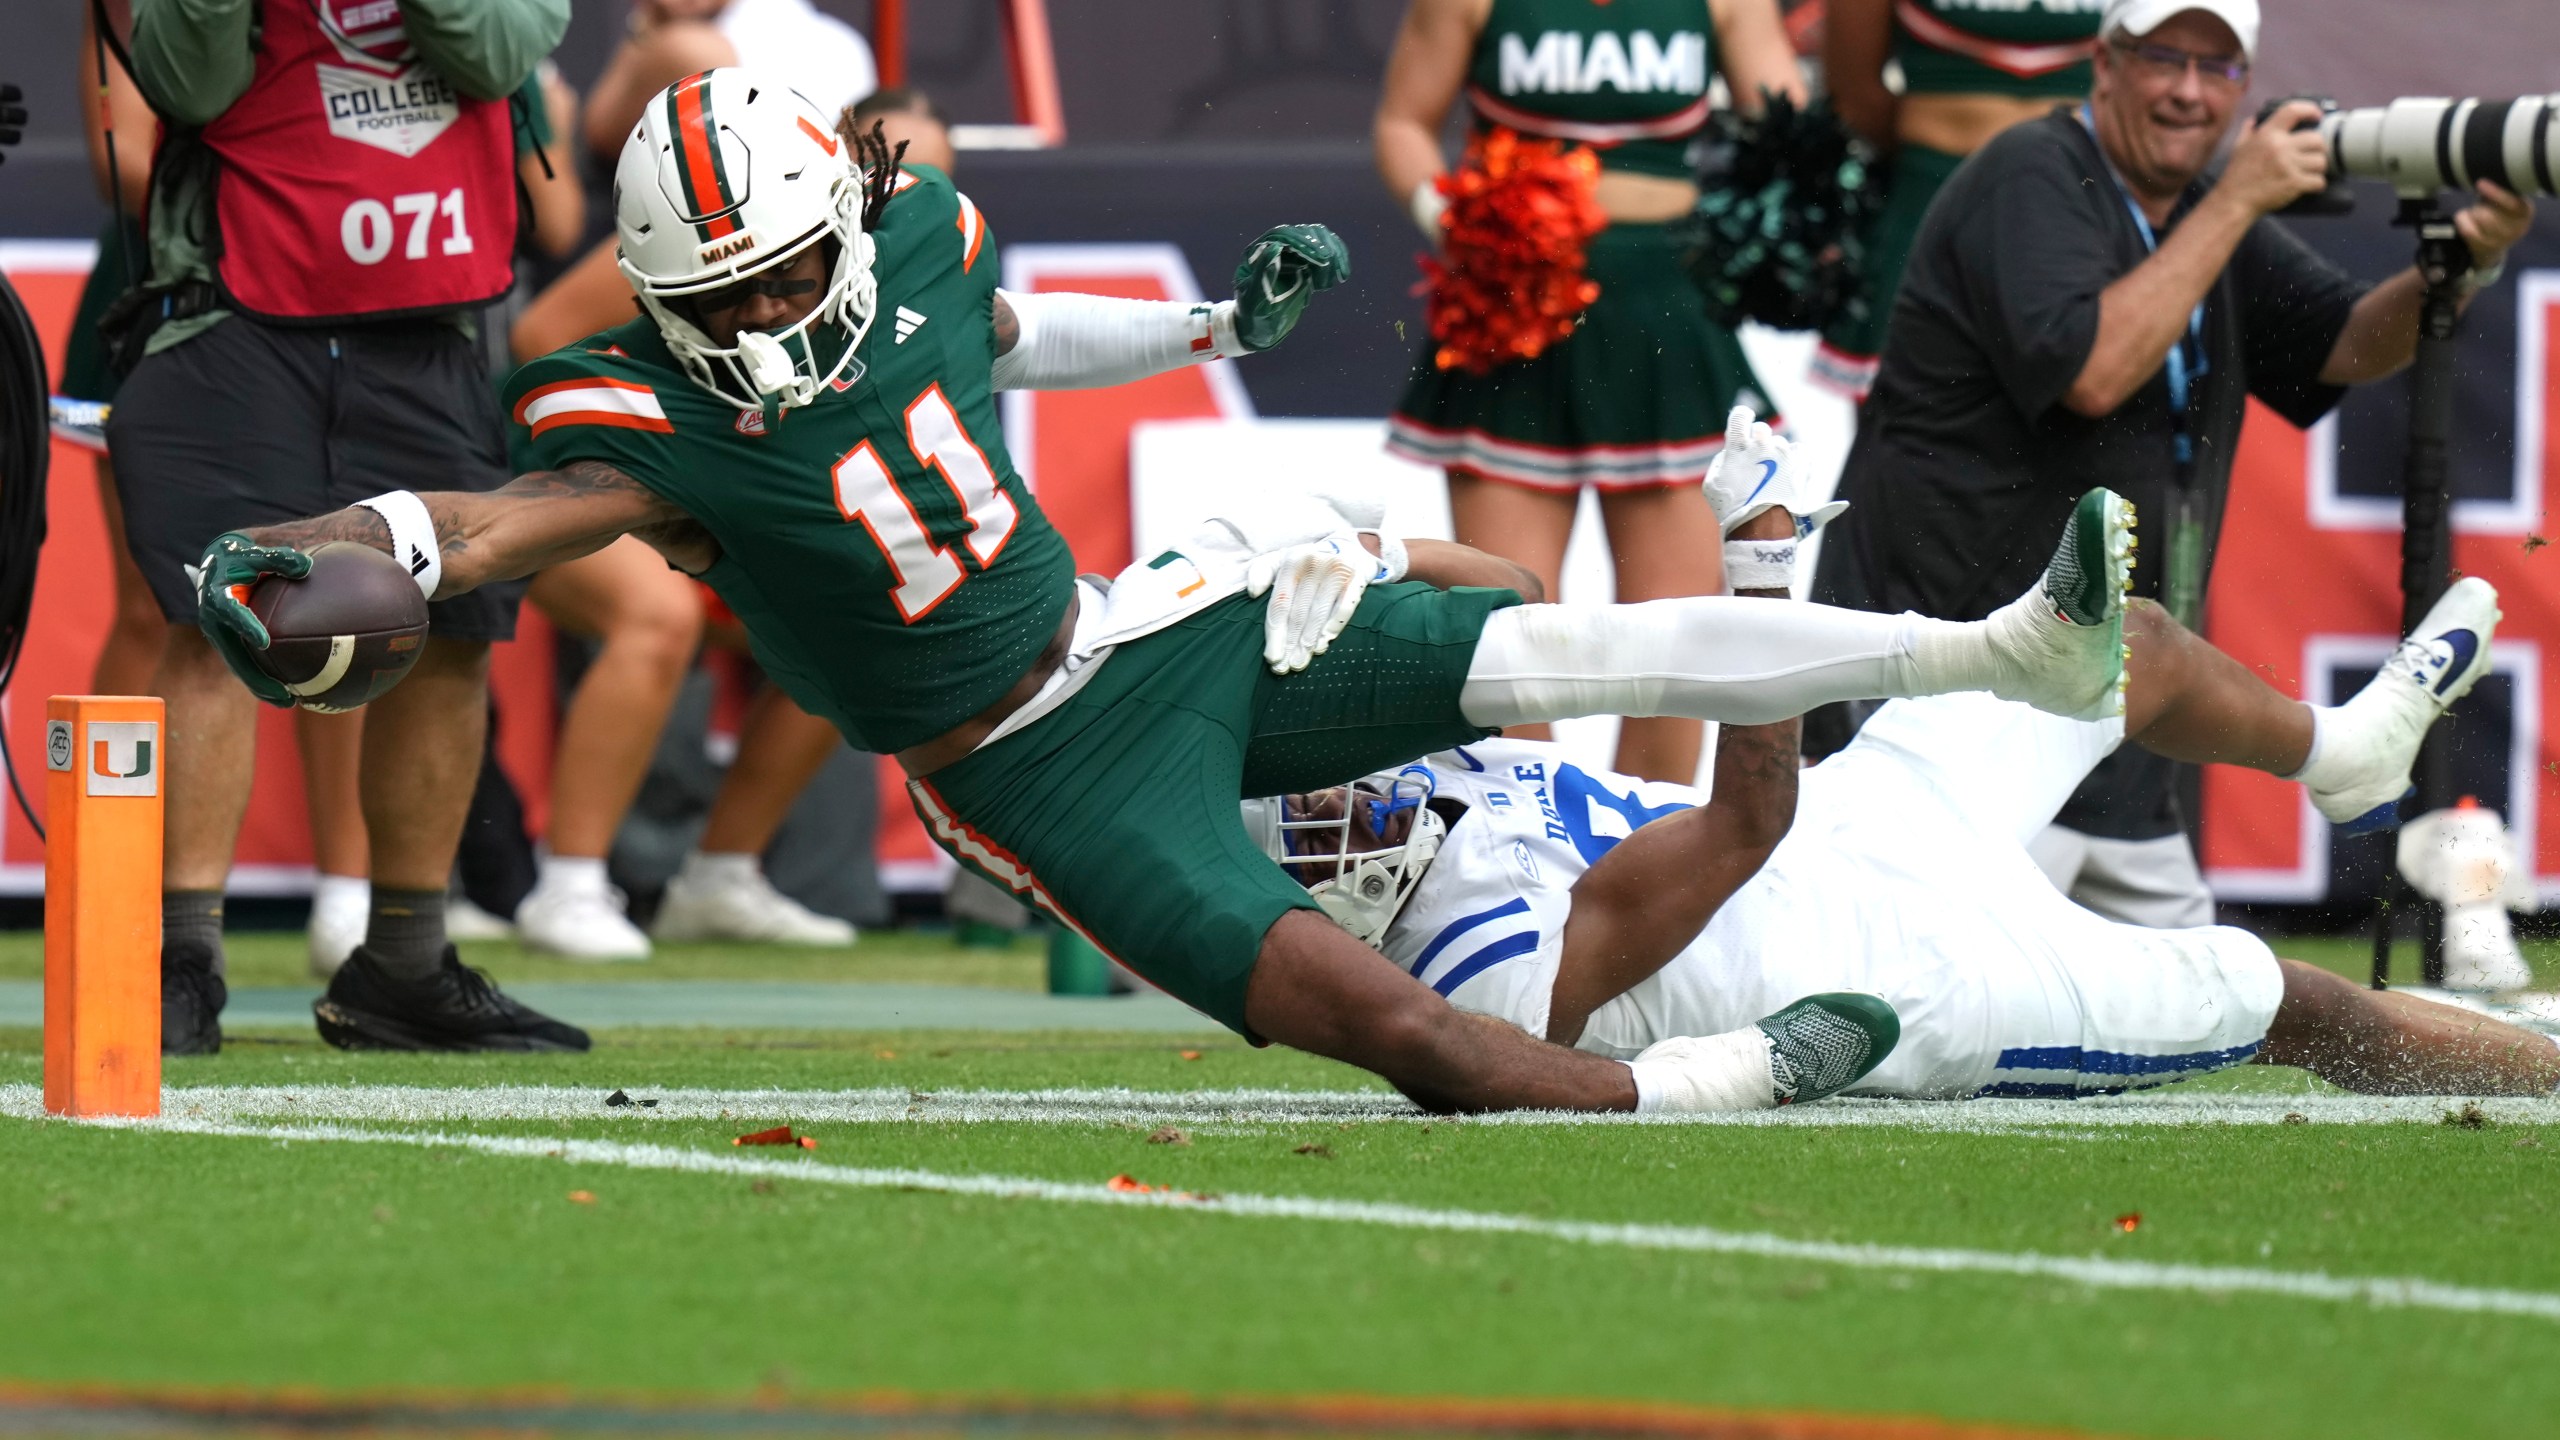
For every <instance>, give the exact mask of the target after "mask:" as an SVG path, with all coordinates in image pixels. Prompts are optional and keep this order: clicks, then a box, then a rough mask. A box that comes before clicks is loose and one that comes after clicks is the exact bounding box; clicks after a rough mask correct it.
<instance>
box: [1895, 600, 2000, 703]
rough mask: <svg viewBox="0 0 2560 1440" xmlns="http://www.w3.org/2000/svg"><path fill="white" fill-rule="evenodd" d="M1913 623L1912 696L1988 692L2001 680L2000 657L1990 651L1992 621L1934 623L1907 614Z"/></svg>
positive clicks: (1906, 617) (1935, 621)
mask: <svg viewBox="0 0 2560 1440" xmlns="http://www.w3.org/2000/svg"><path fill="white" fill-rule="evenodd" d="M1903 618H1904V619H1905V620H1907V621H1909V622H1910V624H1911V668H1912V671H1913V674H1914V678H1915V683H1914V685H1913V687H1912V688H1911V689H1910V690H1908V691H1905V692H1903V693H1905V694H1912V695H1945V694H1950V693H1952V692H1954V691H1958V690H1988V689H1990V688H1991V685H1992V682H1993V681H1994V680H1995V679H1996V678H1997V677H1998V675H1999V669H2000V657H1999V654H1998V652H1996V651H1994V650H1993V649H1992V648H1991V622H1990V621H1988V620H1982V621H1971V622H1968V621H1962V620H1934V619H1931V618H1930V617H1928V616H1926V615H1905V616H1904V617H1903Z"/></svg>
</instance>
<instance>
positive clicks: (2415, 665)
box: [2299, 575, 2505, 835]
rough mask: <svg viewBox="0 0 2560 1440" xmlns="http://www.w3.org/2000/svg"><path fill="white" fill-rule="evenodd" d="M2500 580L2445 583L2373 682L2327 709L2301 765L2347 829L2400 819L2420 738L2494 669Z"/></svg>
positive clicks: (2381, 826) (2332, 817)
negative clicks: (2492, 657) (2309, 754)
mask: <svg viewBox="0 0 2560 1440" xmlns="http://www.w3.org/2000/svg"><path fill="white" fill-rule="evenodd" d="M2504 618H2505V615H2504V613H2503V612H2501V611H2500V610H2499V609H2498V591H2497V587H2495V586H2493V585H2491V584H2490V583H2489V582H2488V581H2486V580H2483V579H2481V578H2480V577H2479V576H2477V575H2466V576H2464V577H2463V578H2462V579H2460V580H2457V581H2455V582H2454V583H2453V588H2451V589H2449V590H2447V591H2445V592H2444V598H2443V599H2441V600H2438V601H2437V602H2436V603H2435V607H2434V608H2433V609H2431V610H2429V611H2428V612H2427V616H2426V618H2425V619H2424V620H2421V621H2419V622H2418V628H2417V629H2416V630H2415V631H2413V632H2411V634H2410V636H2409V638H2408V639H2406V640H2403V641H2401V642H2400V648H2399V649H2398V650H2396V651H2394V652H2393V653H2392V656H2391V658H2390V659H2388V660H2386V661H2384V662H2383V663H2382V671H2381V673H2380V674H2377V675H2375V676H2374V677H2373V682H2372V683H2371V684H2369V685H2367V686H2365V687H2364V688H2363V689H2362V690H2359V691H2357V692H2356V693H2355V695H2354V696H2353V697H2351V698H2350V699H2349V700H2348V701H2347V703H2345V704H2344V705H2340V706H2337V707H2336V708H2334V709H2331V710H2329V711H2327V712H2325V713H2324V714H2323V715H2322V716H2321V717H2320V731H2319V745H2318V751H2317V753H2316V754H2314V755H2313V756H2312V759H2311V763H2310V764H2308V765H2305V766H2304V767H2303V769H2302V774H2301V775H2300V777H2299V778H2300V779H2301V781H2302V784H2303V788H2305V789H2307V790H2309V791H2310V792H2311V803H2312V804H2313V805H2315V806H2317V807H2319V810H2320V813H2321V814H2322V815H2325V816H2327V817H2328V819H2329V823H2330V824H2332V825H2335V826H2337V827H2338V833H2339V834H2341V835H2364V834H2369V833H2371V832H2373V831H2376V830H2387V829H2389V828H2391V827H2392V826H2394V825H2396V824H2398V823H2400V814H2399V810H2400V797H2401V796H2403V795H2406V794H2408V793H2409V767H2410V766H2411V765H2413V764H2415V763H2417V758H2418V742H2419V741H2421V740H2423V739H2425V738H2426V735H2427V727H2428V726H2430V725H2433V724H2434V723H2436V719H2437V717H2438V716H2441V715H2442V714H2444V712H2445V707H2447V706H2449V705H2451V704H2452V703H2453V702H2454V701H2456V700H2459V699H2461V698H2462V697H2463V696H2465V695H2468V694H2470V693H2471V687H2472V686H2473V685H2474V684H2476V683H2478V681H2479V679H2480V677H2481V676H2482V675H2485V674H2487V673H2488V671H2489V643H2490V641H2491V640H2493V639H2494V638H2496V636H2497V633H2498V622H2499V621H2500V620H2502V619H2504Z"/></svg>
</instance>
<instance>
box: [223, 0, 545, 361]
mask: <svg viewBox="0 0 2560 1440" xmlns="http://www.w3.org/2000/svg"><path fill="white" fill-rule="evenodd" d="M258 18H259V22H260V26H261V33H260V36H259V41H258V63H257V71H256V74H255V76H254V77H253V78H252V79H251V80H250V82H249V89H248V92H247V93H246V94H244V95H242V96H241V97H240V98H239V100H238V101H236V102H235V103H234V104H233V105H232V106H231V108H230V109H228V110H226V111H224V112H223V113H222V115H221V116H220V117H219V118H217V119H216V120H214V122H213V123H212V124H210V125H207V126H206V127H204V141H205V144H206V145H207V146H208V147H209V148H210V149H211V150H212V151H213V152H214V154H215V155H216V156H217V157H219V158H220V160H221V165H222V169H221V179H220V181H219V188H218V189H217V191H216V209H215V215H216V219H217V221H218V223H219V224H220V226H221V234H222V246H221V258H220V260H219V261H218V263H217V269H216V274H217V276H218V278H219V280H220V282H221V286H222V289H223V291H224V292H225V293H226V295H227V296H228V298H229V300H230V301H231V303H233V304H236V305H237V306H238V307H239V308H240V309H242V310H245V311H248V312H249V313H251V314H255V315H260V316H265V317H268V318H271V319H278V320H286V321H297V320H322V319H342V318H349V317H381V316H388V315H399V314H405V313H413V312H419V311H428V310H438V309H444V308H447V307H450V306H456V305H475V304H479V303H481V302H484V301H487V300H491V299H494V298H496V297H497V296H498V295H500V294H503V293H504V292H505V291H506V288H507V286H508V284H509V283H510V282H511V280H512V279H513V269H512V261H513V256H514V252H515V233H516V195H515V177H514V168H513V160H514V155H513V142H514V135H513V130H512V128H511V125H510V123H509V115H508V109H507V102H506V101H504V100H475V99H472V98H470V97H469V96H466V95H464V94H463V93H462V92H461V91H459V90H457V89H455V88H454V86H453V83H452V82H451V81H449V80H447V79H446V78H445V77H444V76H442V75H440V74H438V73H437V72H436V71H435V69H434V68H433V67H431V66H429V65H428V64H427V63H426V62H425V61H423V60H421V59H419V58H418V56H417V52H416V51H415V50H413V49H412V48H411V47H410V44H409V40H408V34H407V31H406V29H405V28H404V26H403V23H402V20H401V15H400V3H399V0H260V3H259V6H258Z"/></svg>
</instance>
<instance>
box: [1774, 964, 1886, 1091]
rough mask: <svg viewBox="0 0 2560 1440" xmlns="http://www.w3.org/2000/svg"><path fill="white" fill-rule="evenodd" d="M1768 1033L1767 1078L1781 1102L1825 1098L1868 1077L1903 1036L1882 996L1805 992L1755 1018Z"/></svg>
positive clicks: (1853, 991)
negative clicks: (1781, 1008) (1785, 1004)
mask: <svg viewBox="0 0 2560 1440" xmlns="http://www.w3.org/2000/svg"><path fill="white" fill-rule="evenodd" d="M1759 1028H1760V1033H1762V1034H1764V1035H1766V1036H1768V1037H1769V1079H1770V1084H1771V1086H1772V1087H1773V1088H1774V1089H1775V1091H1776V1093H1777V1102H1776V1103H1778V1104H1780V1105H1802V1104H1804V1103H1806V1102H1808V1101H1812V1100H1827V1099H1829V1098H1830V1097H1832V1096H1834V1095H1837V1094H1839V1093H1840V1092H1841V1091H1843V1090H1846V1089H1848V1088H1849V1087H1850V1086H1852V1085H1855V1084H1857V1083H1858V1082H1859V1081H1861V1080H1864V1079H1865V1078H1867V1073H1868V1072H1869V1071H1871V1070H1873V1069H1875V1068H1876V1067H1877V1066H1878V1065H1881V1064H1883V1063H1884V1058H1885V1057H1886V1056H1888V1055H1890V1054H1892V1053H1893V1047H1894V1045H1895V1044H1896V1043H1898V1042H1899V1041H1900V1040H1901V1039H1902V1018H1901V1017H1900V1016H1899V1015H1896V1014H1895V1013H1894V1010H1893V1006H1892V1005H1891V1004H1890V1003H1888V1002H1887V1001H1886V1000H1885V998H1884V997H1883V996H1881V995H1870V994H1867V993H1866V992H1865V991H1862V990H1834V991H1829V992H1826V993H1824V994H1821V995H1807V996H1806V997H1804V998H1803V999H1801V1000H1799V1001H1797V1002H1796V1003H1794V1004H1793V1005H1790V1006H1788V1007H1787V1008H1785V1009H1783V1010H1781V1011H1779V1012H1778V1013H1777V1014H1775V1015H1771V1016H1768V1017H1766V1018H1764V1019H1762V1020H1761V1021H1760V1022H1759Z"/></svg>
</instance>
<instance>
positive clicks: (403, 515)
mask: <svg viewBox="0 0 2560 1440" xmlns="http://www.w3.org/2000/svg"><path fill="white" fill-rule="evenodd" d="M356 504H358V505H360V506H362V507H364V508H365V509H367V510H370V511H372V512H373V513H374V514H376V515H379V516H381V517H382V523H383V524H385V525H387V526H389V527H390V528H391V558H392V559H394V560H397V561H399V562H400V563H401V565H402V566H404V567H406V568H407V570H408V571H409V578H410V579H412V580H415V581H417V582H418V593H419V594H421V595H424V596H426V597H427V598H428V599H430V600H432V599H434V598H435V597H436V587H437V586H438V585H440V584H442V583H444V552H443V551H442V550H441V549H439V548H438V547H437V545H436V521H435V517H434V516H432V515H429V514H428V513H427V502H426V501H424V500H421V499H419V498H418V497H417V496H415V495H413V494H411V493H410V492H408V491H406V490H393V491H390V492H388V493H387V494H382V495H376V496H374V497H373V498H372V499H370V500H359V501H357V502H356Z"/></svg>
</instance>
